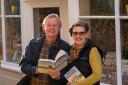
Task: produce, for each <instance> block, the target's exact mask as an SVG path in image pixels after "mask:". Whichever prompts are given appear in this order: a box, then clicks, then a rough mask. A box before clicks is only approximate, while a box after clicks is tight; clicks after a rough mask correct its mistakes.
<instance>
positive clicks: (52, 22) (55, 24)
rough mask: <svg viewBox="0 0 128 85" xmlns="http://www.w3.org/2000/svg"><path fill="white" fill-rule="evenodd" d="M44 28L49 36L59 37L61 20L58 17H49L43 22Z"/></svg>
mask: <svg viewBox="0 0 128 85" xmlns="http://www.w3.org/2000/svg"><path fill="white" fill-rule="evenodd" d="M43 30H44V32H45V34H46V37H48V38H55V37H57V35H58V33H59V31H60V27H59V21H58V20H57V19H56V18H49V19H47V20H46V22H45V23H44V24H43Z"/></svg>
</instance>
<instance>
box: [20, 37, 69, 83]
mask: <svg viewBox="0 0 128 85" xmlns="http://www.w3.org/2000/svg"><path fill="white" fill-rule="evenodd" d="M43 42H44V37H39V38H37V39H33V40H31V41H30V43H29V44H28V46H27V47H26V49H25V52H24V54H23V59H22V60H21V62H20V65H21V71H22V72H23V73H25V74H26V76H28V77H30V78H32V77H33V76H34V77H37V76H38V75H37V74H36V73H35V72H36V66H37V64H38V59H39V57H40V53H41V50H42V47H43ZM61 49H62V50H65V51H66V52H68V51H69V50H70V45H69V44H68V43H66V42H65V41H63V40H62V39H60V38H57V39H56V41H55V44H54V45H53V46H52V47H50V48H49V52H48V53H49V54H48V58H49V59H53V60H54V58H55V56H56V54H57V53H58V52H59V50H61ZM49 81H50V82H49V83H50V84H49V85H57V80H54V79H52V78H51V77H50V76H49Z"/></svg>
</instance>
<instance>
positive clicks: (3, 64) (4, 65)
mask: <svg viewBox="0 0 128 85" xmlns="http://www.w3.org/2000/svg"><path fill="white" fill-rule="evenodd" d="M4 11H5V10H4V0H1V22H2V24H1V25H2V50H3V51H2V52H3V59H2V60H1V68H4V69H8V70H12V71H16V72H20V67H19V65H18V64H16V63H13V62H8V61H7V59H6V33H5V18H9V17H12V18H15V17H17V18H20V17H21V16H20V15H5V13H4Z"/></svg>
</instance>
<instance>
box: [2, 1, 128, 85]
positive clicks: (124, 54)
mask: <svg viewBox="0 0 128 85" xmlns="http://www.w3.org/2000/svg"><path fill="white" fill-rule="evenodd" d="M50 13H57V14H58V15H59V16H60V18H61V19H62V23H63V26H62V29H61V38H63V39H64V40H66V41H67V42H69V43H72V40H71V38H70V35H69V33H68V29H69V27H70V26H71V25H72V24H73V23H74V22H76V21H78V20H82V21H84V22H87V23H89V25H90V27H91V30H90V33H89V37H90V38H92V40H94V42H95V43H96V45H98V46H100V48H102V49H103V50H104V51H105V52H106V56H105V58H104V59H103V78H102V81H101V84H102V85H104V84H106V85H127V84H128V69H127V68H128V37H127V36H126V35H127V34H128V1H127V0H0V60H1V61H0V64H1V66H0V83H2V84H3V85H15V84H16V83H17V82H18V81H19V79H20V78H22V76H24V75H23V74H22V73H21V71H20V67H19V66H18V63H19V62H20V59H21V55H22V53H23V51H24V49H25V47H26V45H27V44H28V42H29V41H30V40H31V39H32V38H35V37H37V36H40V35H41V34H43V33H42V32H41V22H42V20H43V18H44V17H45V16H47V15H48V14H50ZM7 80H8V82H6V81H7Z"/></svg>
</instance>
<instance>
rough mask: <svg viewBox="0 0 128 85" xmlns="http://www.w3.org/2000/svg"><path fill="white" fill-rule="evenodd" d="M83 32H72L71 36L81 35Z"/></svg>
mask: <svg viewBox="0 0 128 85" xmlns="http://www.w3.org/2000/svg"><path fill="white" fill-rule="evenodd" d="M84 34H85V32H72V36H77V35H79V36H83V35H84Z"/></svg>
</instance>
